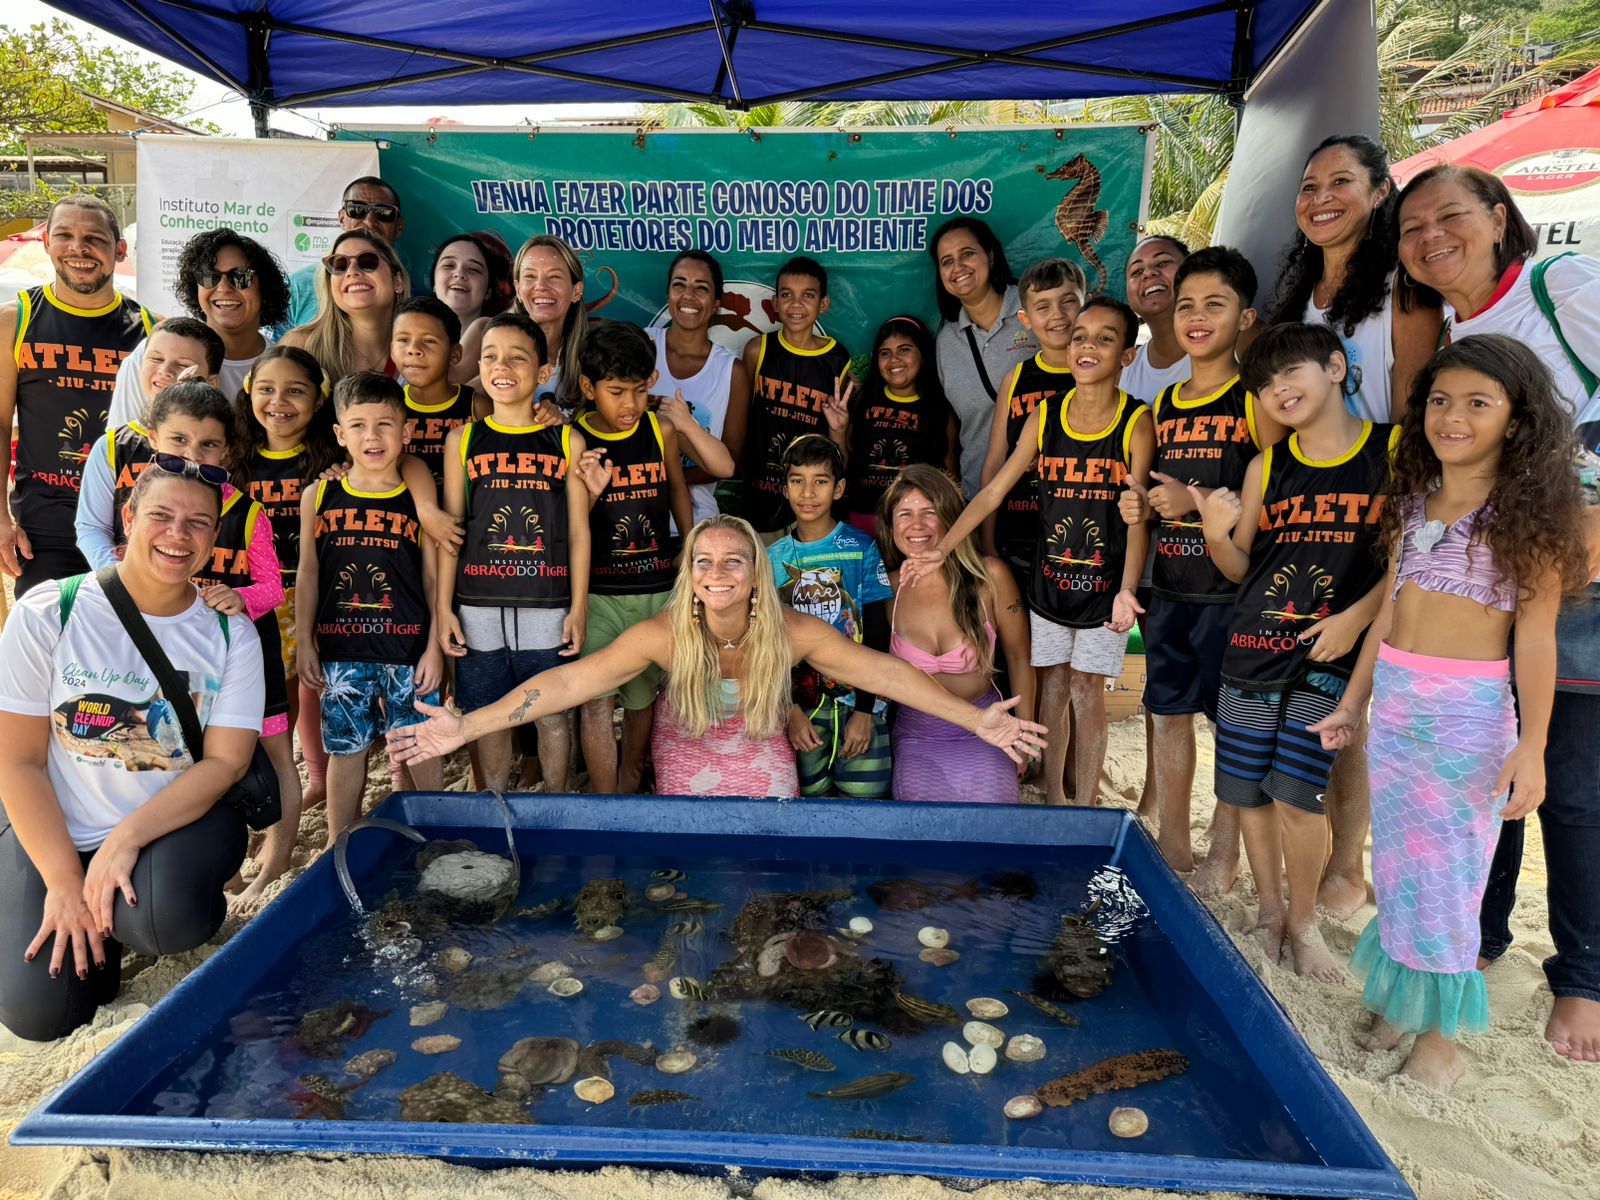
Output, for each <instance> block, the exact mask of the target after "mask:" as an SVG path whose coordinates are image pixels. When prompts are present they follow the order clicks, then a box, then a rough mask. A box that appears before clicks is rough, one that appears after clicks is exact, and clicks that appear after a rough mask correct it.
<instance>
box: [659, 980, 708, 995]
mask: <svg viewBox="0 0 1600 1200" xmlns="http://www.w3.org/2000/svg"><path fill="white" fill-rule="evenodd" d="M667 990H668V991H669V992H671V993H672V996H673V998H674V999H676V1000H704V999H705V998H706V989H705V987H704V986H703V985H702V984H701V983H700V981H699V980H698V979H696V978H694V976H692V975H675V976H673V977H672V980H671V982H669V983H668V984H667Z"/></svg>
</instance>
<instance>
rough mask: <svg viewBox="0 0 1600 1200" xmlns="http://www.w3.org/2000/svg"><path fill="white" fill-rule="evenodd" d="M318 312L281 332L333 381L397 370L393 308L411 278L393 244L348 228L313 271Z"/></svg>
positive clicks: (407, 292)
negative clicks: (392, 341)
mask: <svg viewBox="0 0 1600 1200" xmlns="http://www.w3.org/2000/svg"><path fill="white" fill-rule="evenodd" d="M316 287H317V315H316V316H315V317H313V318H311V320H310V321H309V322H307V323H306V324H304V325H300V326H297V327H296V328H294V329H291V330H290V331H289V332H288V333H286V334H284V335H283V344H284V345H285V346H299V347H300V348H301V349H302V350H306V351H309V352H310V353H311V354H312V355H313V356H314V357H315V358H316V360H317V361H318V362H319V363H321V364H322V369H323V370H324V371H326V372H327V373H328V382H329V383H330V384H336V383H338V382H339V380H341V379H343V378H344V377H345V376H346V375H354V374H355V373H356V372H357V371H382V372H383V373H384V374H385V375H393V374H394V373H395V368H394V362H393V361H392V360H391V359H390V358H389V335H390V334H391V332H392V331H393V328H394V310H395V309H396V308H397V307H399V305H400V302H401V301H402V300H403V299H405V298H406V297H407V296H409V295H411V280H410V278H409V277H408V276H407V275H406V269H405V267H404V265H402V264H401V262H400V259H399V257H398V256H397V255H396V254H395V252H394V247H392V246H390V245H389V243H388V242H386V241H384V240H383V239H382V238H381V237H379V236H378V235H377V234H375V233H369V232H368V231H367V230H365V229H347V230H345V231H344V232H343V233H341V234H340V235H339V236H338V237H336V238H334V239H333V249H332V250H330V251H329V252H328V254H327V256H326V257H324V258H323V260H322V264H321V267H320V268H319V269H318V271H317V277H316Z"/></svg>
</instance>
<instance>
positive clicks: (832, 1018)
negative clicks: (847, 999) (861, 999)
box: [800, 1008, 852, 1029]
mask: <svg viewBox="0 0 1600 1200" xmlns="http://www.w3.org/2000/svg"><path fill="white" fill-rule="evenodd" d="M800 1019H801V1020H802V1021H804V1022H805V1023H806V1024H807V1025H809V1026H811V1028H813V1029H821V1028H822V1027H823V1026H824V1025H827V1026H830V1027H832V1028H834V1029H845V1028H848V1027H849V1025H850V1022H851V1019H852V1018H851V1016H850V1014H849V1013H847V1012H840V1011H839V1010H838V1009H836V1008H819V1009H817V1011H816V1012H808V1013H807V1014H806V1015H805V1016H803V1017H801V1018H800Z"/></svg>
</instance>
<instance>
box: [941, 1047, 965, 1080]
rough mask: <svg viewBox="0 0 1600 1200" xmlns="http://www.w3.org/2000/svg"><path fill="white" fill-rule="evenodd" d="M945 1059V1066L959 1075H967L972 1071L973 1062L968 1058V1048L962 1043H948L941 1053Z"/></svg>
mask: <svg viewBox="0 0 1600 1200" xmlns="http://www.w3.org/2000/svg"><path fill="white" fill-rule="evenodd" d="M939 1053H940V1054H941V1055H942V1056H943V1057H944V1065H945V1066H947V1067H949V1068H950V1069H951V1070H952V1071H954V1072H955V1073H956V1074H957V1075H967V1074H970V1073H971V1071H972V1060H971V1059H970V1058H969V1057H968V1055H967V1051H966V1047H964V1046H962V1045H961V1043H960V1042H946V1043H945V1044H944V1048H943V1049H942V1050H941V1051H940V1052H939Z"/></svg>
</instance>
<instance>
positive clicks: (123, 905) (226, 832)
mask: <svg viewBox="0 0 1600 1200" xmlns="http://www.w3.org/2000/svg"><path fill="white" fill-rule="evenodd" d="M247 841H248V833H247V831H246V829H245V825H244V818H242V817H241V816H240V815H239V814H238V812H237V811H236V810H234V809H232V808H229V807H228V806H227V805H226V804H220V803H219V804H214V805H212V806H211V809H210V811H209V812H207V813H206V814H205V815H204V816H202V817H199V818H198V819H196V820H194V821H191V822H190V823H189V824H187V825H185V826H183V827H182V828H180V829H174V830H173V831H172V832H171V833H168V834H165V835H163V836H162V837H159V838H157V839H156V840H155V841H153V842H151V843H150V844H149V845H148V846H146V847H145V848H144V849H143V850H141V851H140V852H139V857H138V860H137V861H136V862H135V863H134V867H133V894H134V895H135V896H137V897H138V898H139V904H138V907H136V908H130V907H128V903H127V901H126V900H124V899H123V897H122V893H121V892H120V891H119V892H118V893H117V896H116V902H115V907H114V909H113V911H112V917H111V928H112V932H113V934H114V937H113V938H110V939H107V940H106V942H105V960H106V965H105V966H104V967H98V968H97V967H95V966H94V964H93V963H90V965H89V977H88V978H87V979H79V978H78V973H77V968H76V965H75V963H74V960H73V954H72V947H71V946H70V945H69V946H68V947H67V948H66V954H65V956H64V957H63V959H62V963H61V976H60V978H57V979H52V978H50V956H51V954H52V953H53V951H54V949H55V946H54V944H53V942H46V943H45V944H44V945H43V946H42V947H41V948H40V950H39V953H38V954H36V955H35V956H34V959H33V961H32V962H26V961H25V960H24V959H23V957H22V956H23V953H24V952H25V951H26V950H27V948H28V943H29V942H31V941H33V937H34V935H35V934H36V933H38V932H39V922H40V920H41V918H42V916H43V913H44V897H45V886H44V880H43V879H41V878H40V876H39V872H38V871H36V870H35V869H34V866H33V863H32V862H31V861H30V860H29V859H28V856H27V854H26V853H25V852H24V851H23V849H22V844H21V842H19V841H18V840H17V834H16V831H15V830H14V829H12V828H11V825H10V822H9V821H6V820H5V819H4V817H3V815H0V1025H4V1026H5V1027H6V1028H7V1029H9V1030H10V1031H11V1032H12V1033H14V1034H16V1035H17V1036H18V1037H22V1038H28V1039H29V1040H31V1041H38V1042H44V1041H50V1040H52V1039H54V1038H58V1037H62V1036H64V1035H66V1034H68V1033H71V1032H72V1031H73V1030H74V1029H76V1028H78V1027H79V1026H80V1025H86V1024H88V1022H89V1021H90V1019H92V1018H93V1017H94V1014H95V1010H96V1009H97V1008H99V1007H100V1006H101V1005H102V1004H104V1003H106V1002H107V1001H108V1000H110V999H111V998H112V997H113V996H115V995H116V994H117V989H118V988H119V987H120V986H121V983H122V948H123V946H128V947H129V948H131V949H133V950H134V951H136V952H137V953H140V954H148V955H152V956H157V957H159V956H160V955H163V954H177V953H179V952H181V951H184V950H192V949H194V947H196V946H198V945H200V943H202V942H204V941H205V940H206V939H207V938H209V937H210V936H211V935H212V934H214V933H216V931H217V930H218V928H220V927H221V925H222V918H223V917H224V916H226V915H227V911H228V904H227V897H226V896H224V895H223V891H222V889H223V885H224V884H226V883H227V882H228V880H229V879H231V878H233V875H234V872H236V871H237V870H238V869H239V864H240V863H242V862H244V854H245V848H246V843H247ZM93 856H94V855H93V851H86V852H84V853H83V854H81V855H80V857H81V858H82V859H83V863H84V866H85V867H87V866H88V865H89V860H90V859H91V858H92V857H93Z"/></svg>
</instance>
